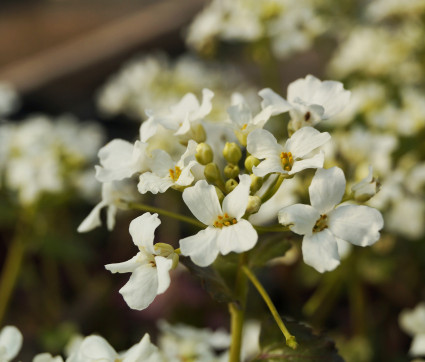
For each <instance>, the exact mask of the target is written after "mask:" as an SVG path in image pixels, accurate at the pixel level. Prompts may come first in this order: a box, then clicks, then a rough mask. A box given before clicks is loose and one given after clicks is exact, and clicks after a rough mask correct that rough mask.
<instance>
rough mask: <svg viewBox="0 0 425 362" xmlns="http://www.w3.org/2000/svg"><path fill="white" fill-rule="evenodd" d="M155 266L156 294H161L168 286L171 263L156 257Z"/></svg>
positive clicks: (169, 260) (168, 260) (161, 257)
mask: <svg viewBox="0 0 425 362" xmlns="http://www.w3.org/2000/svg"><path fill="white" fill-rule="evenodd" d="M155 264H156V270H157V273H158V294H161V293H164V292H165V291H166V290H167V289H168V287H169V286H170V282H171V280H170V270H171V267H172V266H173V261H172V260H171V259H167V258H164V257H163V256H156V257H155Z"/></svg>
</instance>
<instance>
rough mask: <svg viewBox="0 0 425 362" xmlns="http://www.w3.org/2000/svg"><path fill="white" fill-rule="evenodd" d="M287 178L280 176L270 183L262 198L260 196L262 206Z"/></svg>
mask: <svg viewBox="0 0 425 362" xmlns="http://www.w3.org/2000/svg"><path fill="white" fill-rule="evenodd" d="M285 178H287V176H286V175H284V174H280V175H279V176H278V177H277V178H276V180H275V181H274V182H272V183H271V185H270V186H269V188H268V189H267V190H266V192H264V194H263V196H261V203H262V204H264V203H265V202H266V201H268V200H269V199H271V198H272V197H273V195H274V194H275V193H276V192H277V190H279V187H280V185H282V182H283V180H284V179H285Z"/></svg>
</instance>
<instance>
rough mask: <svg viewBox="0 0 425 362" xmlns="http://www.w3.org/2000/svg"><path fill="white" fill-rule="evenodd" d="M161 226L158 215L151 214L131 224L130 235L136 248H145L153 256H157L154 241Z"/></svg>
mask: <svg viewBox="0 0 425 362" xmlns="http://www.w3.org/2000/svg"><path fill="white" fill-rule="evenodd" d="M160 224H161V220H160V219H159V218H158V214H150V213H149V212H146V213H144V214H143V215H141V216H139V217H136V218H135V219H134V220H132V221H131V223H130V228H129V229H130V234H131V237H132V238H133V242H134V244H135V245H136V246H139V247H144V248H146V250H147V251H149V252H150V253H151V254H155V252H154V249H153V239H154V237H155V229H156V228H157V227H158V226H159V225H160Z"/></svg>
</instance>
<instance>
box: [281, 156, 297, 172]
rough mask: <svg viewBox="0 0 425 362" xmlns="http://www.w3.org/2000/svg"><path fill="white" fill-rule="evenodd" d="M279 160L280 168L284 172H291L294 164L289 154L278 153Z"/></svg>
mask: <svg viewBox="0 0 425 362" xmlns="http://www.w3.org/2000/svg"><path fill="white" fill-rule="evenodd" d="M280 160H281V162H282V168H283V169H284V170H285V171H291V170H292V166H293V164H294V158H293V157H292V153H291V152H281V153H280Z"/></svg>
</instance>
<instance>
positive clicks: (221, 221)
mask: <svg viewBox="0 0 425 362" xmlns="http://www.w3.org/2000/svg"><path fill="white" fill-rule="evenodd" d="M237 222H238V221H237V220H236V219H235V218H234V217H230V216H229V214H228V213H227V212H226V213H225V214H224V215H218V216H217V220H216V221H214V227H216V228H219V229H221V228H222V227H223V226H230V225H234V224H236V223H237Z"/></svg>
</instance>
